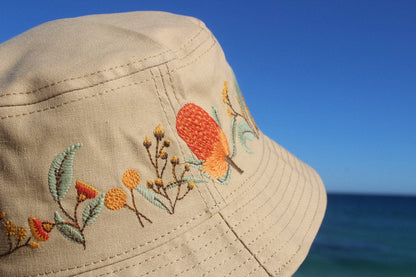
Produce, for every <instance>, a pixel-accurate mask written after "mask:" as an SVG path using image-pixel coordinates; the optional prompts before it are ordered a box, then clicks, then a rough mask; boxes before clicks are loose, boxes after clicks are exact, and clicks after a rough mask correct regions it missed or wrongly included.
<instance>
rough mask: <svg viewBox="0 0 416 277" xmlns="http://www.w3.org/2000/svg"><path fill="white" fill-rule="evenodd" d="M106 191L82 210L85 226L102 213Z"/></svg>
mask: <svg viewBox="0 0 416 277" xmlns="http://www.w3.org/2000/svg"><path fill="white" fill-rule="evenodd" d="M104 196H105V195H104V193H101V194H100V195H99V196H98V197H97V198H95V199H94V200H93V201H91V203H89V204H88V205H87V206H86V207H85V209H84V211H83V212H82V222H83V223H84V226H88V225H91V224H92V223H93V222H94V221H95V220H96V219H97V218H98V216H100V214H101V210H102V209H103V205H104Z"/></svg>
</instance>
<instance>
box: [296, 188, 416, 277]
mask: <svg viewBox="0 0 416 277" xmlns="http://www.w3.org/2000/svg"><path fill="white" fill-rule="evenodd" d="M294 276H295V277H310V276H314V277H315V276H318V277H324V276H336V277H338V276H340V277H343V276H352V277H360V276H371V277H373V276H377V277H383V276H399V277H402V276H412V277H414V276H416V197H404V196H373V195H371V196H370V195H346V194H329V195H328V206H327V211H326V215H325V218H324V221H323V223H322V226H321V229H320V230H319V233H318V235H317V237H316V239H315V241H314V243H313V244H312V247H311V250H310V252H309V255H308V257H307V258H306V260H305V262H304V263H303V264H302V265H301V267H300V268H299V270H298V271H297V272H296V273H295V275H294Z"/></svg>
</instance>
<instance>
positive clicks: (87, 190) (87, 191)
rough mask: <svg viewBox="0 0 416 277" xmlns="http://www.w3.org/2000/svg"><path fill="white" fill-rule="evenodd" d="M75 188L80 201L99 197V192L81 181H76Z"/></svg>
mask: <svg viewBox="0 0 416 277" xmlns="http://www.w3.org/2000/svg"><path fill="white" fill-rule="evenodd" d="M75 188H76V189H77V193H78V200H79V201H84V200H85V199H94V198H95V197H96V196H97V195H98V190H97V189H96V188H94V187H93V186H91V185H88V184H87V183H84V182H82V181H80V180H77V181H76V185H75Z"/></svg>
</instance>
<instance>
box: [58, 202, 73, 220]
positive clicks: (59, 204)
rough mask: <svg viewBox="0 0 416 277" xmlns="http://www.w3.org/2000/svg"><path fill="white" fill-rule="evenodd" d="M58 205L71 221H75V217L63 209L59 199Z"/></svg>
mask: <svg viewBox="0 0 416 277" xmlns="http://www.w3.org/2000/svg"><path fill="white" fill-rule="evenodd" d="M57 202H58V206H59V208H61V211H62V212H63V213H64V214H65V215H66V216H67V217H68V218H69V219H70V220H72V221H75V219H74V218H73V217H72V216H71V215H70V214H69V213H68V212H67V211H66V210H65V209H64V207H62V204H61V201H60V200H58V201H57Z"/></svg>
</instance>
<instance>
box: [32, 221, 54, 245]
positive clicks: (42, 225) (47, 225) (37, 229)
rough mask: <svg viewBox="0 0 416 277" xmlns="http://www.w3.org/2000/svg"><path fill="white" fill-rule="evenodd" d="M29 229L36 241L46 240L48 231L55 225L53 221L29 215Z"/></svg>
mask: <svg viewBox="0 0 416 277" xmlns="http://www.w3.org/2000/svg"><path fill="white" fill-rule="evenodd" d="M28 221H29V226H30V231H31V232H32V234H33V236H34V237H35V239H37V240H38V241H46V240H48V239H49V232H50V231H51V230H52V228H53V227H54V226H55V223H52V222H48V221H40V220H39V219H37V218H34V217H29V219H28Z"/></svg>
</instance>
